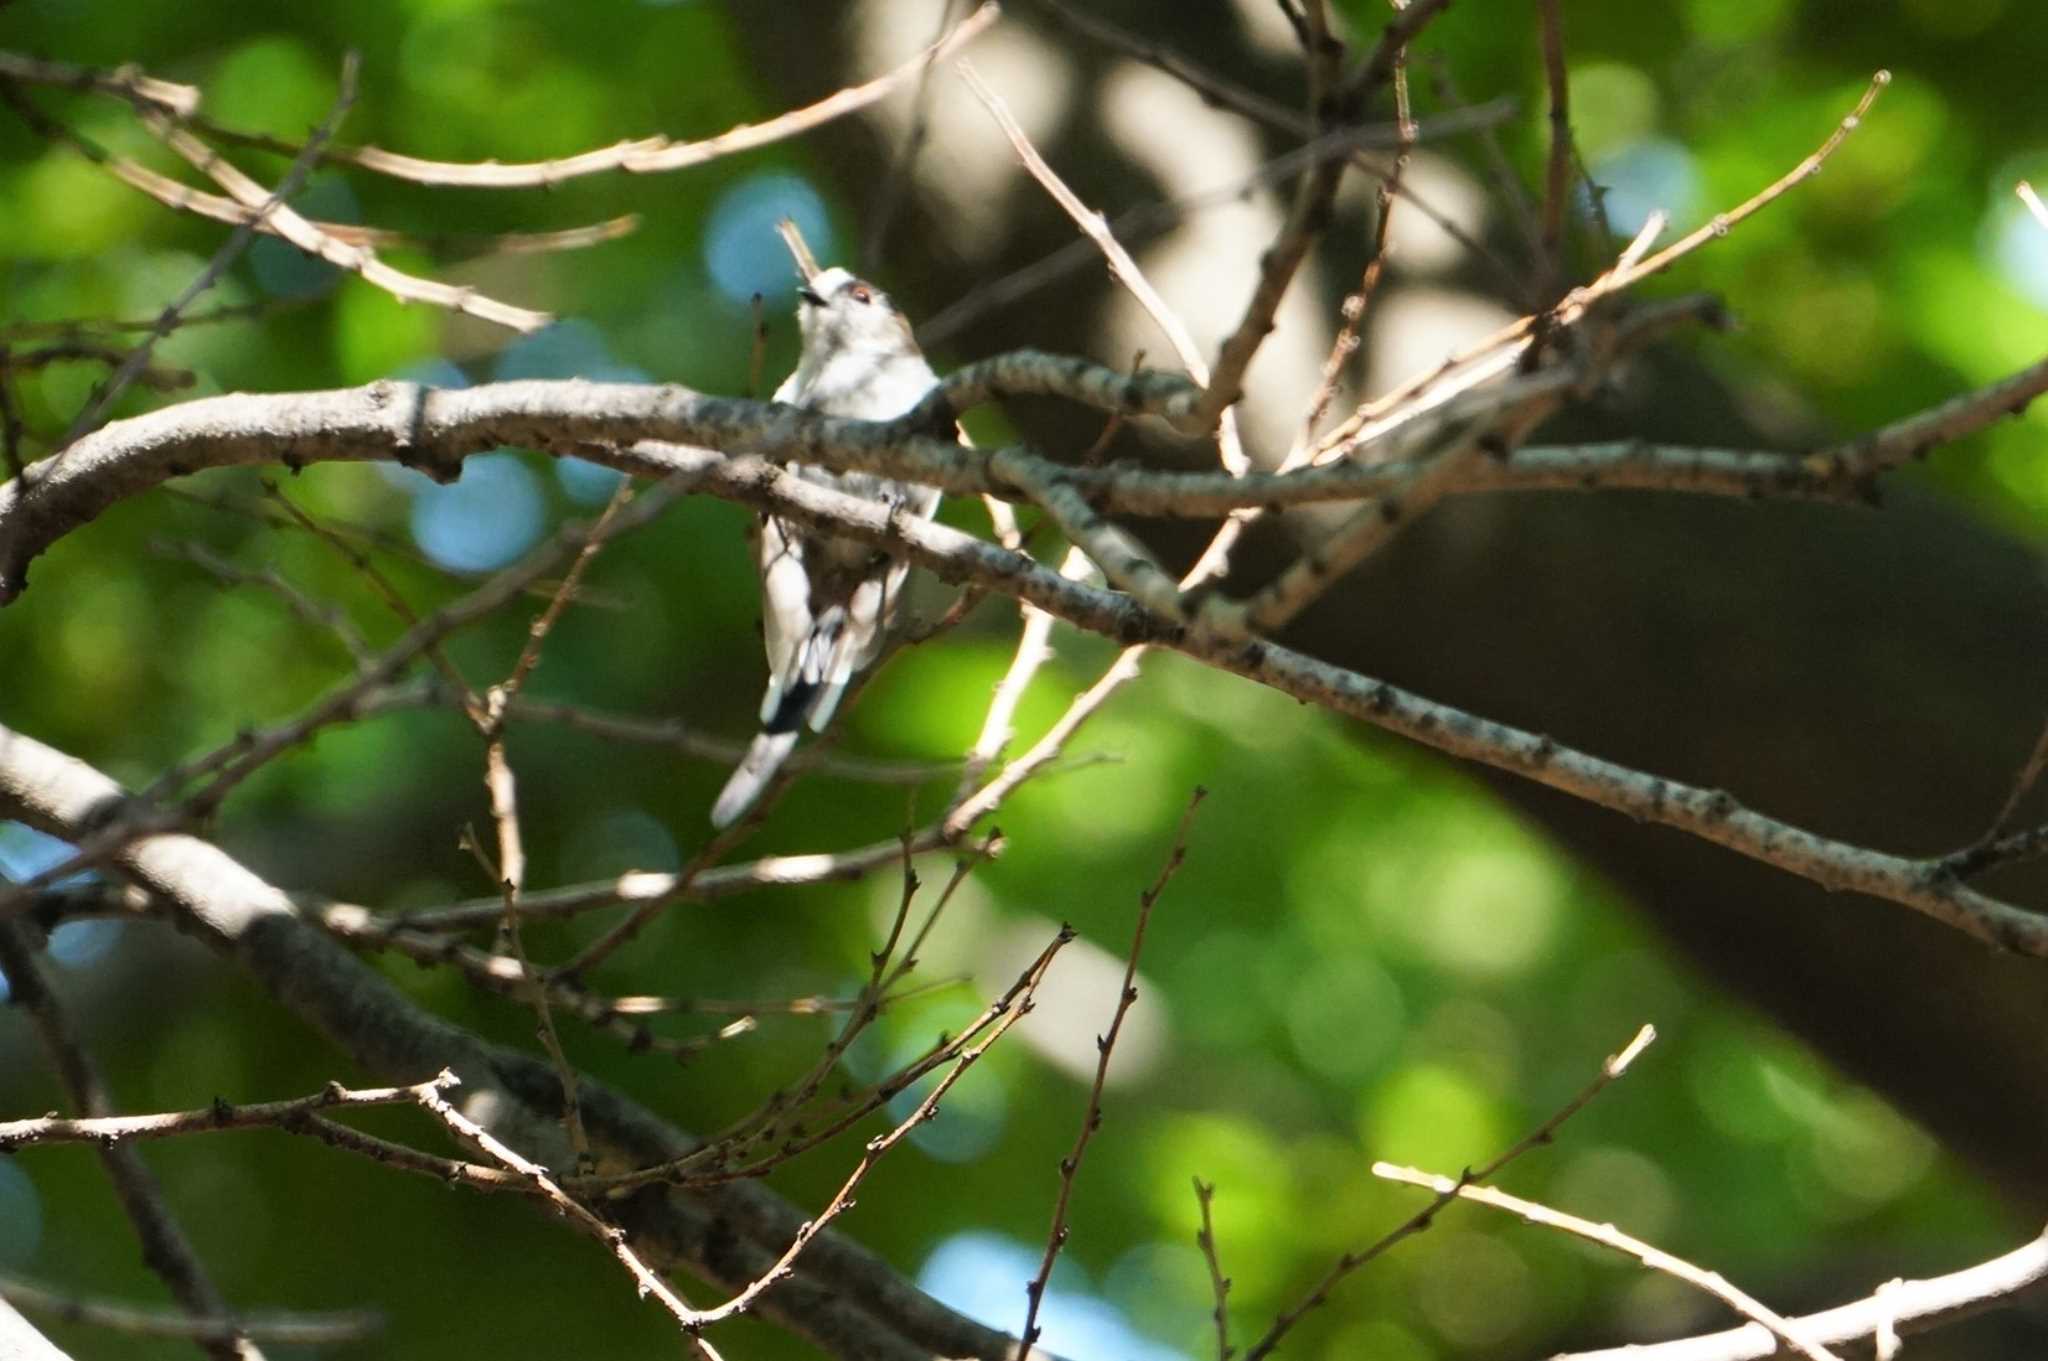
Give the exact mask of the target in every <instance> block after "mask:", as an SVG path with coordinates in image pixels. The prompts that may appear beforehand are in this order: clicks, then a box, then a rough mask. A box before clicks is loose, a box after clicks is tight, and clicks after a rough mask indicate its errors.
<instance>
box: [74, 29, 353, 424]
mask: <svg viewBox="0 0 2048 1361" xmlns="http://www.w3.org/2000/svg"><path fill="white" fill-rule="evenodd" d="M361 65H362V63H361V60H360V58H358V57H357V55H356V54H355V53H354V52H350V53H349V54H348V55H347V56H345V57H343V58H342V61H341V88H340V92H339V93H337V94H336V95H335V97H334V105H333V107H332V108H331V109H329V110H328V113H327V117H326V118H324V119H322V120H321V122H320V125H319V126H318V127H316V128H314V129H313V134H312V136H310V137H308V138H307V139H306V147H305V149H304V150H303V151H301V152H300V153H299V155H298V158H297V159H296V160H294V161H293V162H292V164H291V167H290V169H288V170H286V171H285V174H284V178H283V179H281V180H279V181H278V182H277V187H276V188H275V189H273V190H271V191H270V192H269V194H268V195H266V196H265V197H264V198H263V199H262V201H261V202H260V203H257V204H255V205H253V206H252V208H251V212H252V215H251V217H250V218H249V220H248V221H246V222H244V223H242V224H241V225H240V226H238V227H236V228H235V229H234V231H232V232H230V233H229V234H228V239H227V240H226V241H224V242H222V243H221V245H220V249H218V250H216V251H215V252H214V253H213V258H212V259H211V260H209V261H207V262H206V267H205V268H204V269H202V270H200V271H199V273H198V275H196V276H195V277H194V278H193V280H192V282H191V283H189V284H187V285H185V287H184V289H183V291H181V292H180V293H179V294H178V296H177V297H175V298H173V299H171V301H170V303H169V304H168V305H167V306H166V307H165V308H164V310H163V311H162V312H160V313H158V314H157V319H156V324H155V325H154V326H152V327H150V329H149V332H148V334H146V335H144V336H143V337H142V339H140V340H138V341H137V342H136V343H135V346H134V348H133V349H131V350H130V351H129V352H128V357H127V358H126V359H124V360H123V361H122V362H121V365H120V367H119V368H117V369H115V370H114V371H113V372H112V373H110V374H108V375H107V377H106V380H105V381H104V382H102V383H101V384H100V385H99V386H98V387H97V388H95V389H94V390H93V393H92V395H91V396H90V397H88V398H87V399H86V402H85V406H84V408H83V409H82V410H80V411H79V413H78V415H77V416H76V417H75V418H74V419H73V420H72V422H71V428H70V429H69V430H67V431H65V433H64V438H63V440H62V441H61V445H69V444H70V443H71V442H72V441H73V440H76V439H77V438H78V437H79V436H80V435H82V434H84V433H85V432H86V431H88V430H90V429H92V428H93V427H94V426H96V425H98V424H99V422H100V418H101V417H103V416H104V415H106V413H107V411H108V410H109V409H110V408H111V407H112V406H113V405H114V402H115V401H116V400H117V399H118V398H119V397H120V395H121V394H122V393H123V392H125V391H126V390H127V388H128V385H129V384H130V383H132V382H134V381H135V379H136V378H137V377H139V376H140V375H141V374H142V372H143V370H144V369H145V368H146V367H147V366H148V364H149V357H150V355H151V354H152V353H153V352H154V351H155V349H156V344H157V342H158V341H160V340H162V339H163V338H164V337H165V336H167V335H169V334H170V333H171V332H172V331H174V330H176V329H177V326H178V318H179V316H180V314H182V313H183V312H184V310H185V309H186V308H187V307H190V306H191V305H192V304H193V303H194V302H195V301H197V300H198V298H199V295H200V294H202V293H204V292H205V291H206V290H207V289H209V288H212V287H213V285H214V284H215V283H216V282H217V281H218V280H219V279H220V277H221V276H222V275H223V274H225V273H227V271H228V266H230V265H232V264H233V263H234V262H235V260H236V259H237V258H238V257H239V256H240V255H241V253H242V251H243V250H244V249H246V248H247V247H248V245H249V242H250V240H251V238H252V237H253V236H254V235H255V232H256V227H257V224H259V223H261V222H264V221H267V220H268V219H269V218H270V217H271V216H272V214H273V213H275V212H276V211H277V210H278V209H279V208H280V207H282V206H283V204H284V203H285V201H286V200H287V199H289V198H291V196H292V195H294V194H296V193H298V192H299V188H300V186H302V185H303V184H305V182H306V177H307V176H308V175H310V174H312V173H313V165H314V162H315V160H316V158H317V157H318V156H319V154H320V148H321V147H323V146H325V145H326V144H327V143H328V141H329V140H330V139H331V138H333V136H334V134H335V132H336V130H338V129H339V128H340V127H341V120H342V119H344V118H346V117H347V116H348V111H349V109H350V108H351V107H352V106H353V105H354V104H355V102H356V74H357V72H358V70H359V69H360V68H361ZM245 206H247V205H245Z"/></svg>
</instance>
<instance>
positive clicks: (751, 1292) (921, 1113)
mask: <svg viewBox="0 0 2048 1361" xmlns="http://www.w3.org/2000/svg"><path fill="white" fill-rule="evenodd" d="M1071 939H1073V931H1072V929H1071V928H1069V927H1064V926H1063V927H1061V928H1060V931H1059V934H1058V935H1057V936H1055V937H1054V938H1053V941H1052V943H1051V944H1050V945H1048V946H1046V947H1045V949H1044V950H1043V951H1042V952H1040V954H1039V956H1038V958H1037V959H1035V960H1033V961H1032V963H1031V967H1030V968H1029V969H1028V970H1026V972H1025V974H1024V976H1023V978H1021V979H1019V980H1018V986H1017V987H1016V988H1013V989H1012V992H1013V993H1015V994H1016V1001H1015V1003H1014V1004H1013V1005H1010V1006H1009V1007H1008V1008H1007V1009H1006V1010H1005V1011H1004V1012H1003V1014H1002V1016H1001V1018H1000V1019H998V1020H997V1021H996V1023H995V1024H994V1025H992V1026H990V1027H989V1030H988V1034H987V1036H986V1037H985V1038H984V1039H982V1040H981V1041H980V1042H979V1043H978V1044H976V1045H974V1046H973V1047H972V1048H970V1049H967V1050H966V1051H964V1052H963V1053H962V1054H961V1055H960V1057H959V1058H958V1059H956V1060H955V1061H954V1063H953V1066H952V1068H951V1069H949V1070H948V1071H947V1073H946V1075H945V1076H944V1077H942V1078H940V1079H939V1080H938V1081H937V1082H936V1083H934V1084H932V1089H931V1091H930V1092H928V1093H926V1095H925V1098H924V1100H922V1101H920V1102H918V1103H917V1107H916V1109H914V1110H912V1111H911V1113H910V1114H909V1116H907V1117H906V1118H905V1119H903V1120H902V1121H901V1122H899V1123H898V1124H897V1126H896V1127H895V1128H894V1129H892V1130H890V1131H889V1132H888V1133H887V1134H884V1135H882V1136H881V1137H880V1138H878V1139H871V1140H869V1141H868V1143H867V1146H866V1147H865V1148H863V1149H862V1150H861V1157H860V1162H859V1163H858V1164H856V1165H855V1167H854V1169H853V1171H852V1172H851V1173H849V1174H848V1175H847V1178H846V1181H845V1183H844V1184H843V1185H841V1186H840V1188H839V1191H838V1193H837V1194H836V1195H834V1196H833V1197H832V1199H831V1200H830V1201H829V1202H827V1203H826V1206H825V1208H824V1209H822V1210H820V1211H819V1212H818V1213H817V1215H816V1216H815V1217H814V1218H812V1219H810V1220H809V1221H807V1222H806V1223H805V1224H804V1226H803V1228H802V1229H800V1230H799V1231H798V1232H797V1235H796V1238H795V1239H794V1240H792V1241H791V1243H790V1245H789V1247H788V1248H787V1249H786V1250H785V1251H784V1252H783V1254H782V1256H781V1257H780V1258H778V1259H777V1260H776V1262H775V1265H774V1266H772V1267H770V1268H769V1269H768V1270H767V1271H766V1272H765V1273H763V1274H762V1275H760V1276H758V1277H756V1278H755V1279H754V1280H753V1281H752V1282H750V1283H749V1284H748V1285H747V1286H746V1288H745V1289H743V1290H741V1291H740V1292H739V1293H738V1294H737V1295H734V1296H733V1297H732V1298H731V1299H730V1300H727V1301H726V1302H725V1303H724V1304H721V1305H719V1306H717V1307H716V1308H713V1309H705V1310H700V1311H698V1313H697V1315H696V1325H697V1326H699V1327H702V1326H706V1325H709V1324H712V1323H717V1322H719V1321H721V1320H723V1319H728V1318H733V1317H735V1316H737V1315H739V1314H743V1313H746V1312H747V1311H748V1310H749V1309H751V1308H752V1307H753V1305H754V1302H755V1301H756V1300H758V1299H759V1298H760V1297H761V1295H762V1293H763V1292H765V1291H767V1290H768V1289H770V1288H771V1287H773V1286H774V1285H775V1284H777V1283H778V1282H779V1281H781V1280H782V1279H783V1278H784V1277H785V1276H787V1275H788V1274H789V1271H790V1267H791V1265H792V1264H793V1263H795V1261H796V1259H797V1256H798V1254H800V1253H801V1252H802V1251H803V1250H804V1249H805V1248H807V1247H809V1246H810V1244H811V1241H812V1240H813V1239H815V1238H816V1237H817V1236H818V1234H819V1233H820V1232H821V1231H822V1230H823V1229H824V1228H825V1226H826V1225H828V1224H830V1223H831V1222H832V1221H833V1220H834V1219H836V1218H838V1217H839V1216H840V1215H841V1214H843V1213H844V1212H845V1211H846V1210H847V1209H848V1208H850V1207H851V1206H852V1204H853V1193H854V1192H855V1191H856V1190H858V1189H859V1188H860V1184H861V1182H863V1181H865V1180H866V1179H867V1175H868V1173H869V1172H871V1171H873V1170H874V1166H875V1164H876V1163H877V1162H879V1161H880V1160H881V1158H882V1156H883V1155H884V1154H886V1153H887V1152H888V1151H889V1150H890V1149H892V1148H894V1147H895V1146H896V1145H897V1144H898V1143H899V1142H901V1141H902V1139H903V1136H904V1135H906V1134H908V1133H910V1131H911V1130H913V1129H915V1128H917V1127H918V1126H919V1125H921V1124H923V1123H924V1122H925V1121H927V1120H929V1119H931V1118H932V1116H933V1114H934V1113H936V1112H937V1110H938V1107H939V1098H940V1097H942V1096H944V1095H945V1094H946V1092H947V1091H948V1090H949V1089H951V1087H952V1086H953V1084H954V1083H955V1082H958V1081H959V1080H960V1077H961V1075H962V1074H964V1073H965V1072H966V1071H967V1070H968V1069H969V1068H970V1067H972V1066H973V1065H974V1062H975V1060H977V1059H979V1058H980V1057H981V1056H982V1055H983V1054H985V1053H987V1052H988V1049H989V1046H990V1045H992V1044H994V1043H995V1042H996V1041H997V1040H999V1039H1001V1038H1002V1037H1003V1034H1004V1033H1005V1032H1006V1031H1008V1030H1009V1028H1010V1027H1011V1026H1013V1025H1015V1024H1016V1023H1017V1022H1018V1021H1019V1020H1020V1019H1022V1018H1023V1017H1024V1016H1026V1015H1028V1014H1030V1011H1031V1008H1032V1006H1033V998H1034V995H1035V993H1036V990H1037V987H1038V984H1039V983H1040V982H1041V981H1042V980H1043V979H1044V977H1045V971H1046V969H1047V968H1049V967H1050V966H1051V964H1052V959H1053V956H1054V955H1056V954H1058V953H1059V950H1060V947H1061V946H1063V945H1065V944H1066V943H1067V942H1068V941H1069V940H1071ZM1027 1349H1028V1344H1027Z"/></svg>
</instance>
